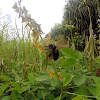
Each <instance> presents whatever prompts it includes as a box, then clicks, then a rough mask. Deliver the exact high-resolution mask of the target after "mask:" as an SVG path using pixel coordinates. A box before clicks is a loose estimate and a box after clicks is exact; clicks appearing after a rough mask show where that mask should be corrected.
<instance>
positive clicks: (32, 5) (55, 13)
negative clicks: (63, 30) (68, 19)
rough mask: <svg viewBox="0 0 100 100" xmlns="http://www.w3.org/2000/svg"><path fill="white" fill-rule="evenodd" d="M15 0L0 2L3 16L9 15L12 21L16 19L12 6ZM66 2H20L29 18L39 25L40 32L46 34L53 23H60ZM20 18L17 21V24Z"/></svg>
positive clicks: (2, 0)
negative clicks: (27, 12)
mask: <svg viewBox="0 0 100 100" xmlns="http://www.w3.org/2000/svg"><path fill="white" fill-rule="evenodd" d="M15 1H16V0H0V9H2V12H3V13H5V14H10V15H11V16H12V20H13V21H14V20H15V18H18V14H17V13H16V12H15V11H14V9H13V8H12V6H13V5H14V2H15ZM65 1H66V0H22V4H23V6H25V7H26V9H27V10H28V11H29V14H31V17H32V18H34V19H35V20H36V21H37V23H38V24H41V28H42V31H43V32H44V33H48V32H49V31H50V29H51V28H52V27H53V26H54V24H55V23H61V21H62V16H63V9H64V5H65ZM20 23H21V18H20V19H17V24H20Z"/></svg>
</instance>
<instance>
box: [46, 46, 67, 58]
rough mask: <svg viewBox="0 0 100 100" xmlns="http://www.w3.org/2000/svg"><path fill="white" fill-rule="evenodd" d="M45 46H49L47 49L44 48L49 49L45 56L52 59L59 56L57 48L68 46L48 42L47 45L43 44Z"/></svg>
mask: <svg viewBox="0 0 100 100" xmlns="http://www.w3.org/2000/svg"><path fill="white" fill-rule="evenodd" d="M45 47H49V49H46V50H49V51H48V52H47V58H48V57H51V58H52V59H54V60H57V59H58V58H59V51H58V49H63V48H65V47H68V46H67V45H61V46H55V45H53V44H49V45H48V46H45Z"/></svg>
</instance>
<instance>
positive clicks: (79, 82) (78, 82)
mask: <svg viewBox="0 0 100 100" xmlns="http://www.w3.org/2000/svg"><path fill="white" fill-rule="evenodd" d="M85 80H86V76H84V75H83V76H82V77H76V78H74V79H73V81H74V83H75V85H77V86H79V85H82V84H83V83H84V82H85Z"/></svg>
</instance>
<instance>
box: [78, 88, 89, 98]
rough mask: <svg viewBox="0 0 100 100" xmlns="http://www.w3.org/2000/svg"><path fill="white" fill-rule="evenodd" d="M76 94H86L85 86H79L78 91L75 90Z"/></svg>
mask: <svg viewBox="0 0 100 100" xmlns="http://www.w3.org/2000/svg"><path fill="white" fill-rule="evenodd" d="M77 94H79V95H86V96H88V92H87V90H86V88H85V87H80V88H79V90H78V92H77ZM83 98H84V99H87V97H83Z"/></svg>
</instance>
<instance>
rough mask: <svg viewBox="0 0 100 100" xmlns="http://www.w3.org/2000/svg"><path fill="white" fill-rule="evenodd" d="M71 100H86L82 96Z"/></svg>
mask: <svg viewBox="0 0 100 100" xmlns="http://www.w3.org/2000/svg"><path fill="white" fill-rule="evenodd" d="M71 100H84V98H83V97H82V96H76V97H74V98H73V99H71Z"/></svg>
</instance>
